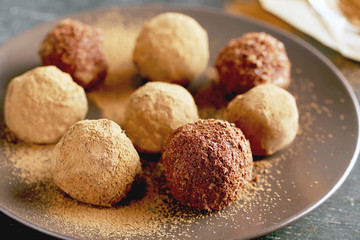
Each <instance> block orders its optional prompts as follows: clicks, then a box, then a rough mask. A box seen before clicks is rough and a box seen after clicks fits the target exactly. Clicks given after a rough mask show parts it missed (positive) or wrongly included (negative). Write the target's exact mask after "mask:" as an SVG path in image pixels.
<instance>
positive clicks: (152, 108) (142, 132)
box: [124, 82, 199, 153]
mask: <svg viewBox="0 0 360 240" xmlns="http://www.w3.org/2000/svg"><path fill="white" fill-rule="evenodd" d="M198 119H199V115H198V110H197V107H196V105H195V102H194V99H193V97H192V95H191V94H190V93H189V92H188V91H187V90H186V89H185V88H184V87H182V86H180V85H177V84H173V83H164V82H148V83H147V84H145V85H144V86H142V87H140V88H138V89H137V90H136V91H135V92H134V93H133V94H132V95H131V96H130V100H129V103H128V105H127V107H126V110H125V120H124V128H125V130H126V134H127V135H128V136H129V138H130V139H131V140H132V142H133V143H134V145H135V147H136V148H137V149H138V150H139V151H141V152H149V153H158V152H161V148H162V147H163V144H164V142H165V140H166V138H167V137H168V136H169V135H170V133H171V132H172V131H173V130H174V129H176V128H178V127H180V126H182V125H184V124H186V123H189V122H195V121H197V120H198Z"/></svg>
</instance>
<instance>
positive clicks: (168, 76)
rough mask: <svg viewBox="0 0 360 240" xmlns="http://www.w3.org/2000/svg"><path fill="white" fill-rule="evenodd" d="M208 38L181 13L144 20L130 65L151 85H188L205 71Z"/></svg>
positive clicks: (203, 30)
mask: <svg viewBox="0 0 360 240" xmlns="http://www.w3.org/2000/svg"><path fill="white" fill-rule="evenodd" d="M208 60H209V41H208V34H207V32H206V31H205V29H203V28H202V27H201V26H200V24H199V23H198V22H197V21H196V20H195V19H193V18H192V17H190V16H187V15H184V14H182V13H175V12H166V13H162V14H159V15H157V16H155V17H153V18H151V19H150V20H148V21H147V22H146V23H145V24H144V27H143V29H142V30H141V32H140V34H139V36H138V38H137V40H136V43H135V48H134V53H133V61H134V63H135V66H136V67H137V69H138V70H139V72H140V74H141V75H142V76H143V77H145V78H147V79H148V80H151V81H161V82H170V83H177V84H181V85H188V84H189V83H190V82H191V81H193V80H194V79H196V78H197V77H198V76H199V75H200V74H201V73H202V72H203V71H204V70H205V68H206V66H207V63H208Z"/></svg>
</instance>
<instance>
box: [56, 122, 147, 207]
mask: <svg viewBox="0 0 360 240" xmlns="http://www.w3.org/2000/svg"><path fill="white" fill-rule="evenodd" d="M51 170H52V175H53V179H54V182H55V183H56V185H57V186H58V187H60V188H61V189H62V190H63V191H64V192H66V193H67V194H69V195H70V196H71V197H72V198H74V199H77V200H79V201H81V202H85V203H90V204H93V205H101V206H112V205H114V204H115V203H118V202H119V201H120V200H121V199H123V198H124V197H125V196H126V194H127V192H128V191H129V190H130V189H131V186H132V184H133V182H134V180H135V178H136V176H137V175H138V174H139V173H140V172H141V164H140V157H139V155H138V153H137V151H136V150H135V148H134V146H133V145H132V143H131V141H130V139H129V138H128V137H127V136H126V135H125V133H124V131H123V130H122V129H121V128H120V126H119V125H117V124H116V123H114V122H113V121H110V120H107V119H99V120H83V121H79V122H77V123H75V124H74V125H72V126H71V127H70V128H69V130H68V131H67V132H66V134H65V135H64V136H63V137H62V138H61V140H60V141H59V143H58V144H57V145H56V146H55V149H54V157H53V158H52V161H51Z"/></svg>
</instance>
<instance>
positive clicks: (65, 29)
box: [39, 19, 107, 89]
mask: <svg viewBox="0 0 360 240" xmlns="http://www.w3.org/2000/svg"><path fill="white" fill-rule="evenodd" d="M103 45H104V44H103V36H102V33H101V31H100V30H99V29H97V28H95V27H92V26H89V25H87V24H84V23H81V22H79V21H76V20H73V19H65V20H63V21H61V22H60V23H59V25H58V26H56V27H55V28H54V29H52V30H51V32H49V34H48V35H47V36H46V38H45V39H44V41H43V42H42V44H41V46H40V49H39V55H40V57H41V60H42V64H43V65H55V66H57V67H58V68H60V69H61V70H62V71H64V72H67V73H70V75H71V76H72V78H73V79H74V81H75V82H77V83H78V84H79V85H81V86H82V87H84V88H85V89H90V88H92V87H94V86H96V85H97V84H99V83H100V82H101V81H103V80H104V79H105V77H106V74H107V62H106V59H105V53H104V46H103Z"/></svg>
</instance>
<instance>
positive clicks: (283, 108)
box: [226, 84, 299, 155]
mask: <svg viewBox="0 0 360 240" xmlns="http://www.w3.org/2000/svg"><path fill="white" fill-rule="evenodd" d="M226 115H227V120H228V121H229V122H233V123H235V125H236V126H238V127H239V128H241V130H242V131H243V132H244V134H245V136H246V138H247V139H249V141H250V144H251V150H252V152H253V154H254V155H270V154H273V153H275V152H277V151H279V150H281V149H283V148H284V147H286V146H288V145H289V144H290V143H291V142H292V141H293V140H294V139H295V137H296V134H297V132H298V128H299V113H298V109H297V106H296V100H295V98H294V97H293V96H292V95H291V93H289V92H288V91H286V90H284V89H282V88H280V87H277V86H276V85H274V84H263V85H259V86H257V87H254V88H252V89H251V90H250V91H248V92H246V93H244V94H241V95H238V96H237V97H235V98H234V99H233V100H232V101H231V102H230V103H229V105H228V107H227V111H226Z"/></svg>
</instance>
